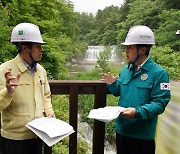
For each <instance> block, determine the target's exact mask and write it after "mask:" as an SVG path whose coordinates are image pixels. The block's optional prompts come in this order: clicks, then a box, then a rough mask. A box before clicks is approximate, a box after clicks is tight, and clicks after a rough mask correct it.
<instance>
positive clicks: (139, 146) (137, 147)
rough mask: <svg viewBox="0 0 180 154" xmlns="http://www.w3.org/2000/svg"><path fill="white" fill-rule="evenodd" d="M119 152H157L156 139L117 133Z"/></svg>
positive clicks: (119, 153)
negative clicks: (144, 138) (136, 137)
mask: <svg viewBox="0 0 180 154" xmlns="http://www.w3.org/2000/svg"><path fill="white" fill-rule="evenodd" d="M116 148H117V154H155V141H154V140H142V139H135V138H130V137H125V136H121V135H119V134H118V133H116Z"/></svg>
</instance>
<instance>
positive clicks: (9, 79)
mask: <svg viewBox="0 0 180 154" xmlns="http://www.w3.org/2000/svg"><path fill="white" fill-rule="evenodd" d="M4 76H5V78H6V87H7V90H8V92H9V93H10V94H12V93H13V92H14V91H15V89H16V87H17V86H18V85H19V79H20V77H21V74H20V73H18V74H17V76H16V77H13V76H12V73H11V69H10V70H8V71H7V72H6V73H5V74H4Z"/></svg>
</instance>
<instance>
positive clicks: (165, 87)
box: [160, 83, 170, 90]
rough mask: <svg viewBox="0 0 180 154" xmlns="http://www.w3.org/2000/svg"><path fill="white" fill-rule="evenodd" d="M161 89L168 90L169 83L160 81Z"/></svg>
mask: <svg viewBox="0 0 180 154" xmlns="http://www.w3.org/2000/svg"><path fill="white" fill-rule="evenodd" d="M160 87H161V90H170V84H169V83H160Z"/></svg>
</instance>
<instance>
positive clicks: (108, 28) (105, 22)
mask: <svg viewBox="0 0 180 154" xmlns="http://www.w3.org/2000/svg"><path fill="white" fill-rule="evenodd" d="M179 9H180V4H179V1H178V0H163V1H162V0H125V1H124V4H123V5H122V6H119V7H118V6H109V7H106V8H105V9H103V10H98V12H97V14H96V15H93V14H89V13H85V12H83V13H78V12H75V11H74V6H73V3H72V2H71V1H70V0H53V1H44V0H36V1H34V0H33V1H32V0H0V53H1V54H0V63H3V62H5V61H7V60H9V59H11V58H12V57H15V55H16V54H17V51H16V49H15V47H14V46H13V45H12V44H11V43H10V42H9V40H10V35H11V31H12V29H13V27H14V26H15V25H17V24H19V23H21V22H31V23H34V24H36V25H38V26H39V27H40V30H41V33H42V34H43V39H44V40H45V41H46V42H47V44H46V45H45V46H44V48H45V50H44V56H43V59H42V62H41V63H42V64H43V66H44V67H45V68H46V70H47V72H48V75H49V78H50V79H64V78H65V77H66V69H65V67H64V65H65V64H66V62H67V61H71V60H72V59H74V58H76V57H78V55H79V54H81V53H82V52H84V51H85V49H86V48H87V46H88V45H105V46H110V45H117V46H120V43H121V42H123V41H124V38H125V36H126V34H127V31H128V29H129V28H130V27H132V26H134V25H147V26H149V27H150V28H151V29H152V30H153V31H154V33H155V38H156V48H155V49H157V51H154V52H152V56H153V53H154V54H156V52H159V51H160V52H161V54H162V55H161V58H163V59H164V60H165V61H166V62H163V63H161V60H157V62H158V63H159V64H161V65H162V66H163V67H165V68H166V69H167V70H168V72H170V76H171V78H173V79H180V76H179V74H180V53H179V51H180V35H176V31H177V30H179V28H180V10H179ZM167 49H168V51H167ZM169 57H171V58H170V59H171V60H173V61H169V60H168V59H169ZM157 58H158V57H157ZM173 58H174V59H173ZM169 63H171V64H169ZM174 68H175V69H178V70H173V71H172V69H174ZM171 73H172V74H171Z"/></svg>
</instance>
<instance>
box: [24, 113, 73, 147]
mask: <svg viewBox="0 0 180 154" xmlns="http://www.w3.org/2000/svg"><path fill="white" fill-rule="evenodd" d="M26 127H27V128H29V129H30V130H31V131H33V132H34V133H35V134H36V135H37V136H38V137H39V138H41V139H42V140H43V141H44V142H45V143H46V144H47V145H48V146H52V145H53V144H55V143H57V142H58V141H60V140H62V139H63V138H65V137H67V136H69V135H70V134H72V133H74V129H73V127H72V126H71V125H69V124H68V123H66V122H65V121H62V120H59V119H55V118H48V117H42V118H37V119H34V120H32V121H30V122H29V123H27V125H26Z"/></svg>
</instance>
